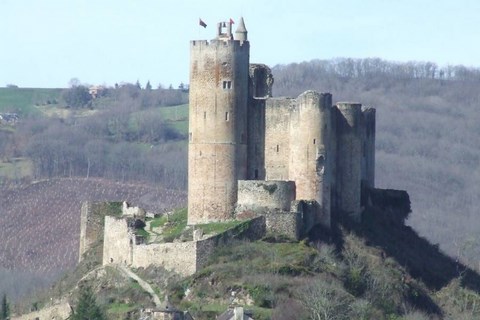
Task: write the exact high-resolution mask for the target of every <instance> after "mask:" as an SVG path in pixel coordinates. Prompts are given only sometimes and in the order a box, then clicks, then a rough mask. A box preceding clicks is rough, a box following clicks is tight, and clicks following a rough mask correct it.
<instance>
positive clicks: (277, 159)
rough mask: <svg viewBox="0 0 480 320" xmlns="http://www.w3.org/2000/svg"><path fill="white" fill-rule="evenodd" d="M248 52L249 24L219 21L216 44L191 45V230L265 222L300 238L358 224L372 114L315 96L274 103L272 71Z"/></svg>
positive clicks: (371, 168) (369, 170) (369, 183)
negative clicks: (258, 218)
mask: <svg viewBox="0 0 480 320" xmlns="http://www.w3.org/2000/svg"><path fill="white" fill-rule="evenodd" d="M249 51H250V44H249V42H248V37H247V30H246V28H245V24H244V21H243V18H242V19H241V20H240V23H239V24H238V28H237V30H236V31H235V34H233V33H232V24H231V23H230V22H221V23H219V24H218V29H217V37H216V38H215V39H213V40H211V41H206V40H200V41H191V43H190V54H191V62H190V99H189V100H190V110H189V148H188V223H189V224H190V225H195V224H203V223H209V222H215V221H225V220H230V219H235V218H241V217H242V216H243V215H247V216H248V215H252V214H254V215H258V214H262V215H265V216H266V217H267V228H268V227H270V229H272V230H275V229H276V227H275V225H276V224H277V223H280V222H279V221H280V220H282V221H283V223H284V224H285V223H287V224H288V223H293V224H295V226H293V228H294V229H296V233H297V236H298V234H299V233H302V229H303V231H306V230H305V229H308V226H312V225H314V224H317V223H321V224H323V225H324V226H327V227H328V226H330V223H331V219H336V218H339V219H340V218H342V215H343V216H344V215H348V216H350V217H352V218H353V219H355V220H359V219H360V214H361V208H362V190H364V189H366V188H373V187H374V178H375V109H372V108H362V106H361V104H359V103H351V102H340V103H337V104H336V105H332V95H331V94H330V93H318V92H315V91H306V92H304V93H302V94H301V95H300V96H298V97H297V98H295V99H293V98H273V97H272V86H273V76H272V73H271V70H270V69H269V68H268V67H267V66H266V65H263V64H250V62H249V60H250V59H249ZM280 217H283V218H280ZM269 221H270V222H271V223H269Z"/></svg>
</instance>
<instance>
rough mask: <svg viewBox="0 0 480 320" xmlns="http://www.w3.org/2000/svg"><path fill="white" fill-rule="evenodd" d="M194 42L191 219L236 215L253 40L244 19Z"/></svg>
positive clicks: (222, 25)
mask: <svg viewBox="0 0 480 320" xmlns="http://www.w3.org/2000/svg"><path fill="white" fill-rule="evenodd" d="M240 27H241V29H240V30H237V32H236V36H237V37H238V38H240V39H234V38H233V35H232V25H231V23H230V22H221V23H219V24H218V25H217V31H218V32H217V37H216V38H215V39H213V40H211V41H210V42H208V41H204V40H202V41H191V43H190V58H191V62H190V97H189V100H190V106H189V146H188V224H190V225H191V224H201V223H208V222H212V221H224V220H228V219H231V218H233V212H234V207H235V203H236V202H237V183H238V182H237V181H238V180H242V179H245V178H246V172H247V99H248V77H249V71H248V69H249V51H250V50H249V42H248V41H247V31H246V28H245V25H244V23H243V19H242V21H241V23H240Z"/></svg>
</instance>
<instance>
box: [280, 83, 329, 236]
mask: <svg viewBox="0 0 480 320" xmlns="http://www.w3.org/2000/svg"><path fill="white" fill-rule="evenodd" d="M296 101H297V103H296V105H295V107H294V109H293V110H292V112H291V120H290V159H289V161H290V164H289V178H290V179H291V180H294V181H295V183H296V188H297V199H302V200H316V201H317V202H318V203H319V204H320V206H321V209H322V212H319V213H318V214H319V215H320V216H319V217H318V218H319V219H320V221H322V222H324V224H325V225H326V226H327V227H329V226H330V219H329V217H330V185H331V179H332V176H331V175H332V172H331V165H330V161H331V157H332V154H331V136H330V132H331V130H332V128H331V109H332V95H331V94H330V93H318V92H315V91H306V92H304V93H302V94H301V95H300V96H298V98H297V99H296Z"/></svg>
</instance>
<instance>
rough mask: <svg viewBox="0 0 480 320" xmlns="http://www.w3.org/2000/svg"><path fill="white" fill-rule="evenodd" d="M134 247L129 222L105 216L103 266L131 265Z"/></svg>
mask: <svg viewBox="0 0 480 320" xmlns="http://www.w3.org/2000/svg"><path fill="white" fill-rule="evenodd" d="M132 245H133V244H132V243H131V241H130V235H129V231H128V226H127V220H126V219H123V218H115V217H110V216H105V235H104V242H103V265H107V264H110V263H124V264H127V265H130V264H131V261H132V255H131V252H132V249H131V247H132Z"/></svg>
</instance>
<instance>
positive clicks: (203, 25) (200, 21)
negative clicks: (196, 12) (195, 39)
mask: <svg viewBox="0 0 480 320" xmlns="http://www.w3.org/2000/svg"><path fill="white" fill-rule="evenodd" d="M198 24H199V25H201V26H202V27H204V28H206V27H207V24H206V23H205V22H203V20H202V19H198Z"/></svg>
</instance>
